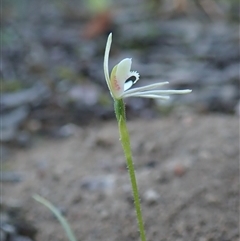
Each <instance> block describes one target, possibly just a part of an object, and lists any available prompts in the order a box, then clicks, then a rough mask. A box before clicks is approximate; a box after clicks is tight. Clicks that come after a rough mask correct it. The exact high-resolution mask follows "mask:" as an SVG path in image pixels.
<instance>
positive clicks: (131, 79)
mask: <svg viewBox="0 0 240 241" xmlns="http://www.w3.org/2000/svg"><path fill="white" fill-rule="evenodd" d="M111 43H112V33H110V34H109V36H108V39H107V44H106V49H105V55H104V63H103V68H104V74H105V79H106V81H107V85H108V88H109V90H110V93H111V95H112V97H113V98H114V99H122V98H127V97H143V98H159V99H168V98H169V96H168V95H170V94H187V93H190V92H191V91H192V90H188V89H187V90H159V89H158V88H159V87H160V86H162V85H165V84H168V82H160V83H156V84H150V85H146V86H143V87H138V88H133V89H130V88H131V87H132V85H133V84H135V83H136V82H137V81H138V79H139V76H140V75H139V73H138V72H136V71H131V65H132V59H130V58H126V59H123V60H122V61H121V62H120V63H119V64H117V65H115V67H114V68H113V70H112V72H111V76H109V70H108V59H109V52H110V48H111Z"/></svg>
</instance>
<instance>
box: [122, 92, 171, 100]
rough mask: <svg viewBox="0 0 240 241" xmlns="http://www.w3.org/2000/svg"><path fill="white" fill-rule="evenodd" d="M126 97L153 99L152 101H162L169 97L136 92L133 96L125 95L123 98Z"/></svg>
mask: <svg viewBox="0 0 240 241" xmlns="http://www.w3.org/2000/svg"><path fill="white" fill-rule="evenodd" d="M128 97H141V98H153V99H163V100H167V99H169V96H167V95H165V96H163V95H156V94H145V93H142V92H136V93H133V94H127V95H125V96H124V98H128Z"/></svg>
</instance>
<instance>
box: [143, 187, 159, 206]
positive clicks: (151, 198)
mask: <svg viewBox="0 0 240 241" xmlns="http://www.w3.org/2000/svg"><path fill="white" fill-rule="evenodd" d="M159 198H160V195H159V194H158V193H157V192H156V191H154V190H153V189H149V190H147V191H146V192H145V193H144V195H143V199H144V200H145V202H146V203H147V204H148V205H153V204H156V203H157V202H158V201H159Z"/></svg>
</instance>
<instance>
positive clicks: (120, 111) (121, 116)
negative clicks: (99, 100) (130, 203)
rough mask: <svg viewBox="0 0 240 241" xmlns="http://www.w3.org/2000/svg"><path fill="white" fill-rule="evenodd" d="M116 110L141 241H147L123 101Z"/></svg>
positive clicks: (116, 103)
mask: <svg viewBox="0 0 240 241" xmlns="http://www.w3.org/2000/svg"><path fill="white" fill-rule="evenodd" d="M114 108H115V113H116V117H117V121H118V127H119V133H120V140H121V143H122V147H123V151H124V154H125V157H126V162H127V168H128V173H129V176H130V180H131V184H132V192H133V198H134V205H135V210H136V214H137V221H138V228H139V231H140V237H141V241H146V236H145V229H144V223H143V218H142V211H141V204H140V199H139V193H138V186H137V181H136V176H135V170H134V165H133V160H132V152H131V146H130V138H129V133H128V129H127V125H126V114H125V106H124V102H123V100H122V99H115V100H114Z"/></svg>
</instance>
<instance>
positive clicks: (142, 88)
mask: <svg viewBox="0 0 240 241" xmlns="http://www.w3.org/2000/svg"><path fill="white" fill-rule="evenodd" d="M166 84H168V82H160V83H156V84H151V85H147V86H142V87H138V88H134V89H131V90H127V91H126V92H124V94H123V96H126V95H127V94H131V93H135V92H142V91H145V90H152V89H155V88H158V87H160V86H162V85H166Z"/></svg>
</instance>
